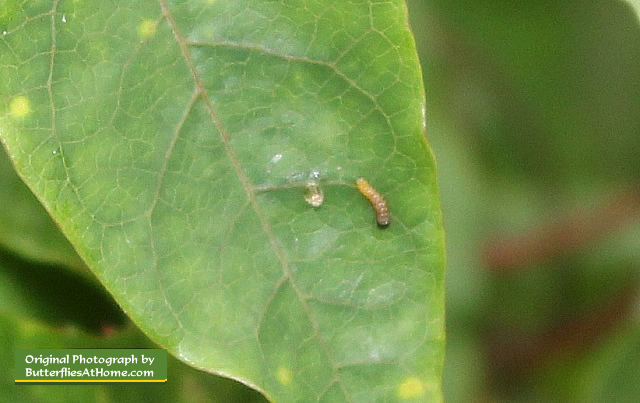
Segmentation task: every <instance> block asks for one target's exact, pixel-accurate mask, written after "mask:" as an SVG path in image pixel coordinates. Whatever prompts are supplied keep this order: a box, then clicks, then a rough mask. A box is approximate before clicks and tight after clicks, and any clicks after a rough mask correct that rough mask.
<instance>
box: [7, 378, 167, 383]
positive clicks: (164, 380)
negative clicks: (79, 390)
mask: <svg viewBox="0 0 640 403" xmlns="http://www.w3.org/2000/svg"><path fill="white" fill-rule="evenodd" d="M166 381H167V380H166V379H160V380H148V381H129V380H115V379H90V380H89V379H82V380H81V379H78V380H59V379H56V380H48V379H30V380H26V379H16V382H166Z"/></svg>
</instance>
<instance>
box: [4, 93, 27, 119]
mask: <svg viewBox="0 0 640 403" xmlns="http://www.w3.org/2000/svg"><path fill="white" fill-rule="evenodd" d="M9 113H10V114H11V116H13V117H14V118H16V119H23V118H25V117H26V116H27V115H29V114H30V113H31V102H29V98H27V97H25V96H24V95H20V96H17V97H15V98H13V99H12V100H11V102H9Z"/></svg>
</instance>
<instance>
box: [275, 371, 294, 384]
mask: <svg viewBox="0 0 640 403" xmlns="http://www.w3.org/2000/svg"><path fill="white" fill-rule="evenodd" d="M276 378H277V379H278V382H280V383H281V384H283V385H285V386H286V385H290V384H291V379H292V374H291V371H290V370H289V368H285V367H280V368H278V371H276Z"/></svg>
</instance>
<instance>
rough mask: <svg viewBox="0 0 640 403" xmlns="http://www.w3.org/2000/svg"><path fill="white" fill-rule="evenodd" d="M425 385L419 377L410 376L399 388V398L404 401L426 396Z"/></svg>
mask: <svg viewBox="0 0 640 403" xmlns="http://www.w3.org/2000/svg"><path fill="white" fill-rule="evenodd" d="M424 392H425V390H424V384H423V383H422V381H421V380H420V379H418V377H415V376H410V377H409V378H407V379H405V380H404V382H402V383H401V384H400V385H399V386H398V390H397V394H398V398H400V399H402V400H411V399H416V398H418V397H421V396H423V395H424Z"/></svg>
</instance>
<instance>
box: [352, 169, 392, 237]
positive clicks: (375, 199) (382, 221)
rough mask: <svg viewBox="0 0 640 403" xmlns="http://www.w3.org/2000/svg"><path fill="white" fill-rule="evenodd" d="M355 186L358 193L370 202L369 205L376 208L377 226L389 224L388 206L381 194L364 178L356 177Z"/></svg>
mask: <svg viewBox="0 0 640 403" xmlns="http://www.w3.org/2000/svg"><path fill="white" fill-rule="evenodd" d="M356 186H357V187H358V190H359V191H360V193H362V195H363V196H364V197H366V198H367V200H369V202H371V205H372V206H373V208H374V209H375V210H376V215H377V218H376V221H377V222H378V226H379V227H382V228H384V227H386V226H387V225H389V207H387V202H386V201H385V200H384V198H383V197H382V195H381V194H380V193H379V192H378V191H377V190H375V189H374V188H373V186H371V185H370V184H369V182H367V181H366V180H365V179H364V178H358V179H356Z"/></svg>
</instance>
